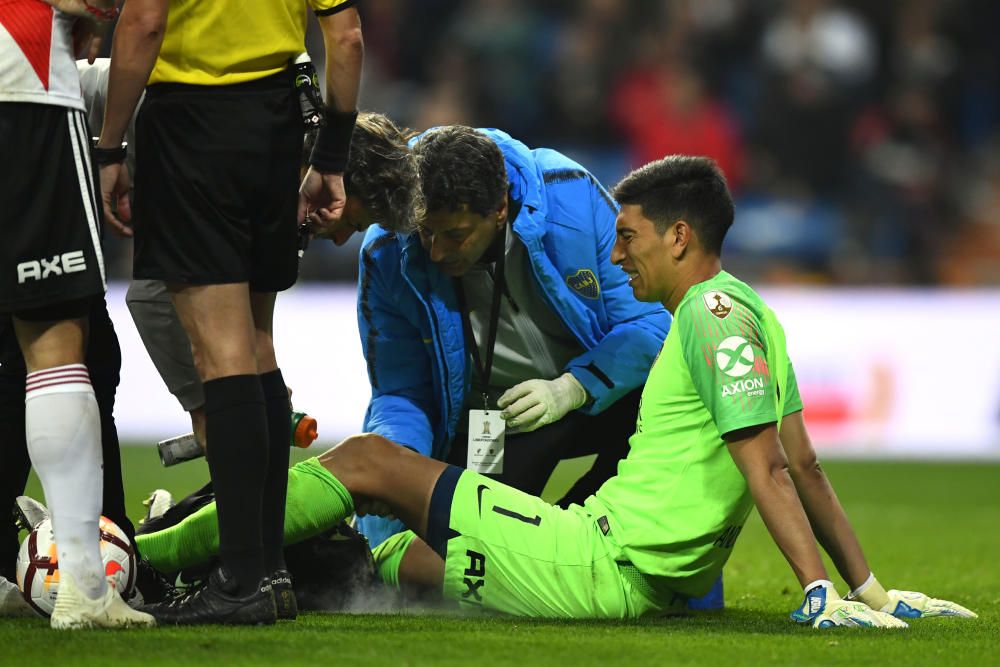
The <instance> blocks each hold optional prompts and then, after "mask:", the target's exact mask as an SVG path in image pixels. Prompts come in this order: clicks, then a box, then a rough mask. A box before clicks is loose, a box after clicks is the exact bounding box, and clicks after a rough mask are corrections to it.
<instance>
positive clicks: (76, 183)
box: [0, 102, 104, 319]
mask: <svg viewBox="0 0 1000 667" xmlns="http://www.w3.org/2000/svg"><path fill="white" fill-rule="evenodd" d="M0 146H2V147H3V157H2V158H0V238H2V239H3V242H2V243H0V313H16V314H18V315H21V316H25V317H26V318H27V319H38V318H35V317H28V316H29V315H30V314H31V313H32V312H35V313H43V314H44V317H42V318H41V319H64V318H68V317H78V316H83V315H85V314H86V312H87V308H88V307H89V306H88V305H87V304H88V303H89V301H90V300H91V299H93V297H96V296H100V295H101V294H103V293H104V261H103V257H102V254H101V245H100V225H101V214H100V209H99V207H98V206H97V179H96V175H95V173H94V171H93V170H92V169H91V164H90V140H89V138H88V129H87V121H86V119H85V118H84V115H83V112H82V111H77V110H76V109H70V108H68V107H61V106H54V105H49V104H32V103H21V102H2V103H0ZM68 304H74V305H73V308H72V311H73V312H70V311H69V310H66V309H65V308H64V307H65V306H67V305H68Z"/></svg>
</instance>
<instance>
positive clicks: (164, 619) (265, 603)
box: [142, 567, 276, 625]
mask: <svg viewBox="0 0 1000 667" xmlns="http://www.w3.org/2000/svg"><path fill="white" fill-rule="evenodd" d="M237 589H238V587H237V582H236V580H235V579H234V578H233V576H232V575H231V574H229V572H228V571H226V569H225V568H223V567H218V568H216V570H215V571H214V572H212V575H211V576H210V577H209V578H208V582H207V583H206V584H205V585H204V586H202V587H200V588H198V589H197V590H195V591H193V592H191V593H189V594H187V595H184V596H182V597H179V598H176V599H174V600H168V601H166V602H160V603H158V604H151V605H146V606H144V607H142V611H145V612H147V613H149V614H152V615H153V617H154V618H156V622H157V623H158V624H160V625H207V624H224V625H271V624H273V623H274V622H275V620H276V611H275V608H274V594H273V593H272V591H271V580H270V578H267V577H265V578H264V579H261V580H260V585H259V586H258V587H257V589H256V590H255V591H254V592H253V593H251V594H250V595H247V596H245V597H238V596H237V595H236V591H237Z"/></svg>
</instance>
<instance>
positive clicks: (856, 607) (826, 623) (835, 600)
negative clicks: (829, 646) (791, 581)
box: [791, 581, 907, 628]
mask: <svg viewBox="0 0 1000 667" xmlns="http://www.w3.org/2000/svg"><path fill="white" fill-rule="evenodd" d="M808 588H809V590H807V591H806V597H805V600H803V602H802V606H801V607H799V608H798V609H796V610H795V611H793V612H792V613H791V617H792V620H793V621H796V622H797V623H802V624H805V625H810V626H812V627H814V628H832V627H836V626H846V627H856V628H905V627H907V625H906V623H905V622H903V621H901V620H899V619H898V618H896V617H895V616H892V615H891V614H886V613H884V612H881V611H875V610H874V609H872V608H871V607H869V606H868V605H866V604H864V603H863V602H859V601H857V600H853V601H851V600H842V599H841V598H840V596H839V595H837V591H836V590H835V589H834V588H833V584H832V583H830V582H829V581H821V582H815V583H814V584H810V585H809V587H808Z"/></svg>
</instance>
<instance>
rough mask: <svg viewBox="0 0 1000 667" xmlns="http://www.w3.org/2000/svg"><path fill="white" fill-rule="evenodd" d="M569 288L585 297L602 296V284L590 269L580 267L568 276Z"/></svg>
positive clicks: (594, 297) (595, 297)
mask: <svg viewBox="0 0 1000 667" xmlns="http://www.w3.org/2000/svg"><path fill="white" fill-rule="evenodd" d="M566 284H567V285H569V288H570V289H571V290H573V291H574V292H576V293H577V294H579V295H580V296H582V297H583V298H584V299H597V298H599V297H600V296H601V284H600V283H599V282H597V276H595V275H594V272H593V271H591V270H590V269H580V270H579V271H577V272H576V273H574V274H573V275H571V276H566Z"/></svg>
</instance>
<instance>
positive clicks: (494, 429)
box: [466, 410, 507, 475]
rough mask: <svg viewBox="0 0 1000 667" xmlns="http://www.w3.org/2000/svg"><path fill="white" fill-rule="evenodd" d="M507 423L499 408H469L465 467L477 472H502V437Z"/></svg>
mask: <svg viewBox="0 0 1000 667" xmlns="http://www.w3.org/2000/svg"><path fill="white" fill-rule="evenodd" d="M506 428H507V424H506V423H505V422H504V420H503V419H502V418H501V417H500V411H499V410H469V454H468V461H467V462H466V463H467V465H466V468H468V469H469V470H472V471H474V472H479V473H491V474H496V475H499V474H500V473H502V472H503V439H504V432H505V430H506Z"/></svg>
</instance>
